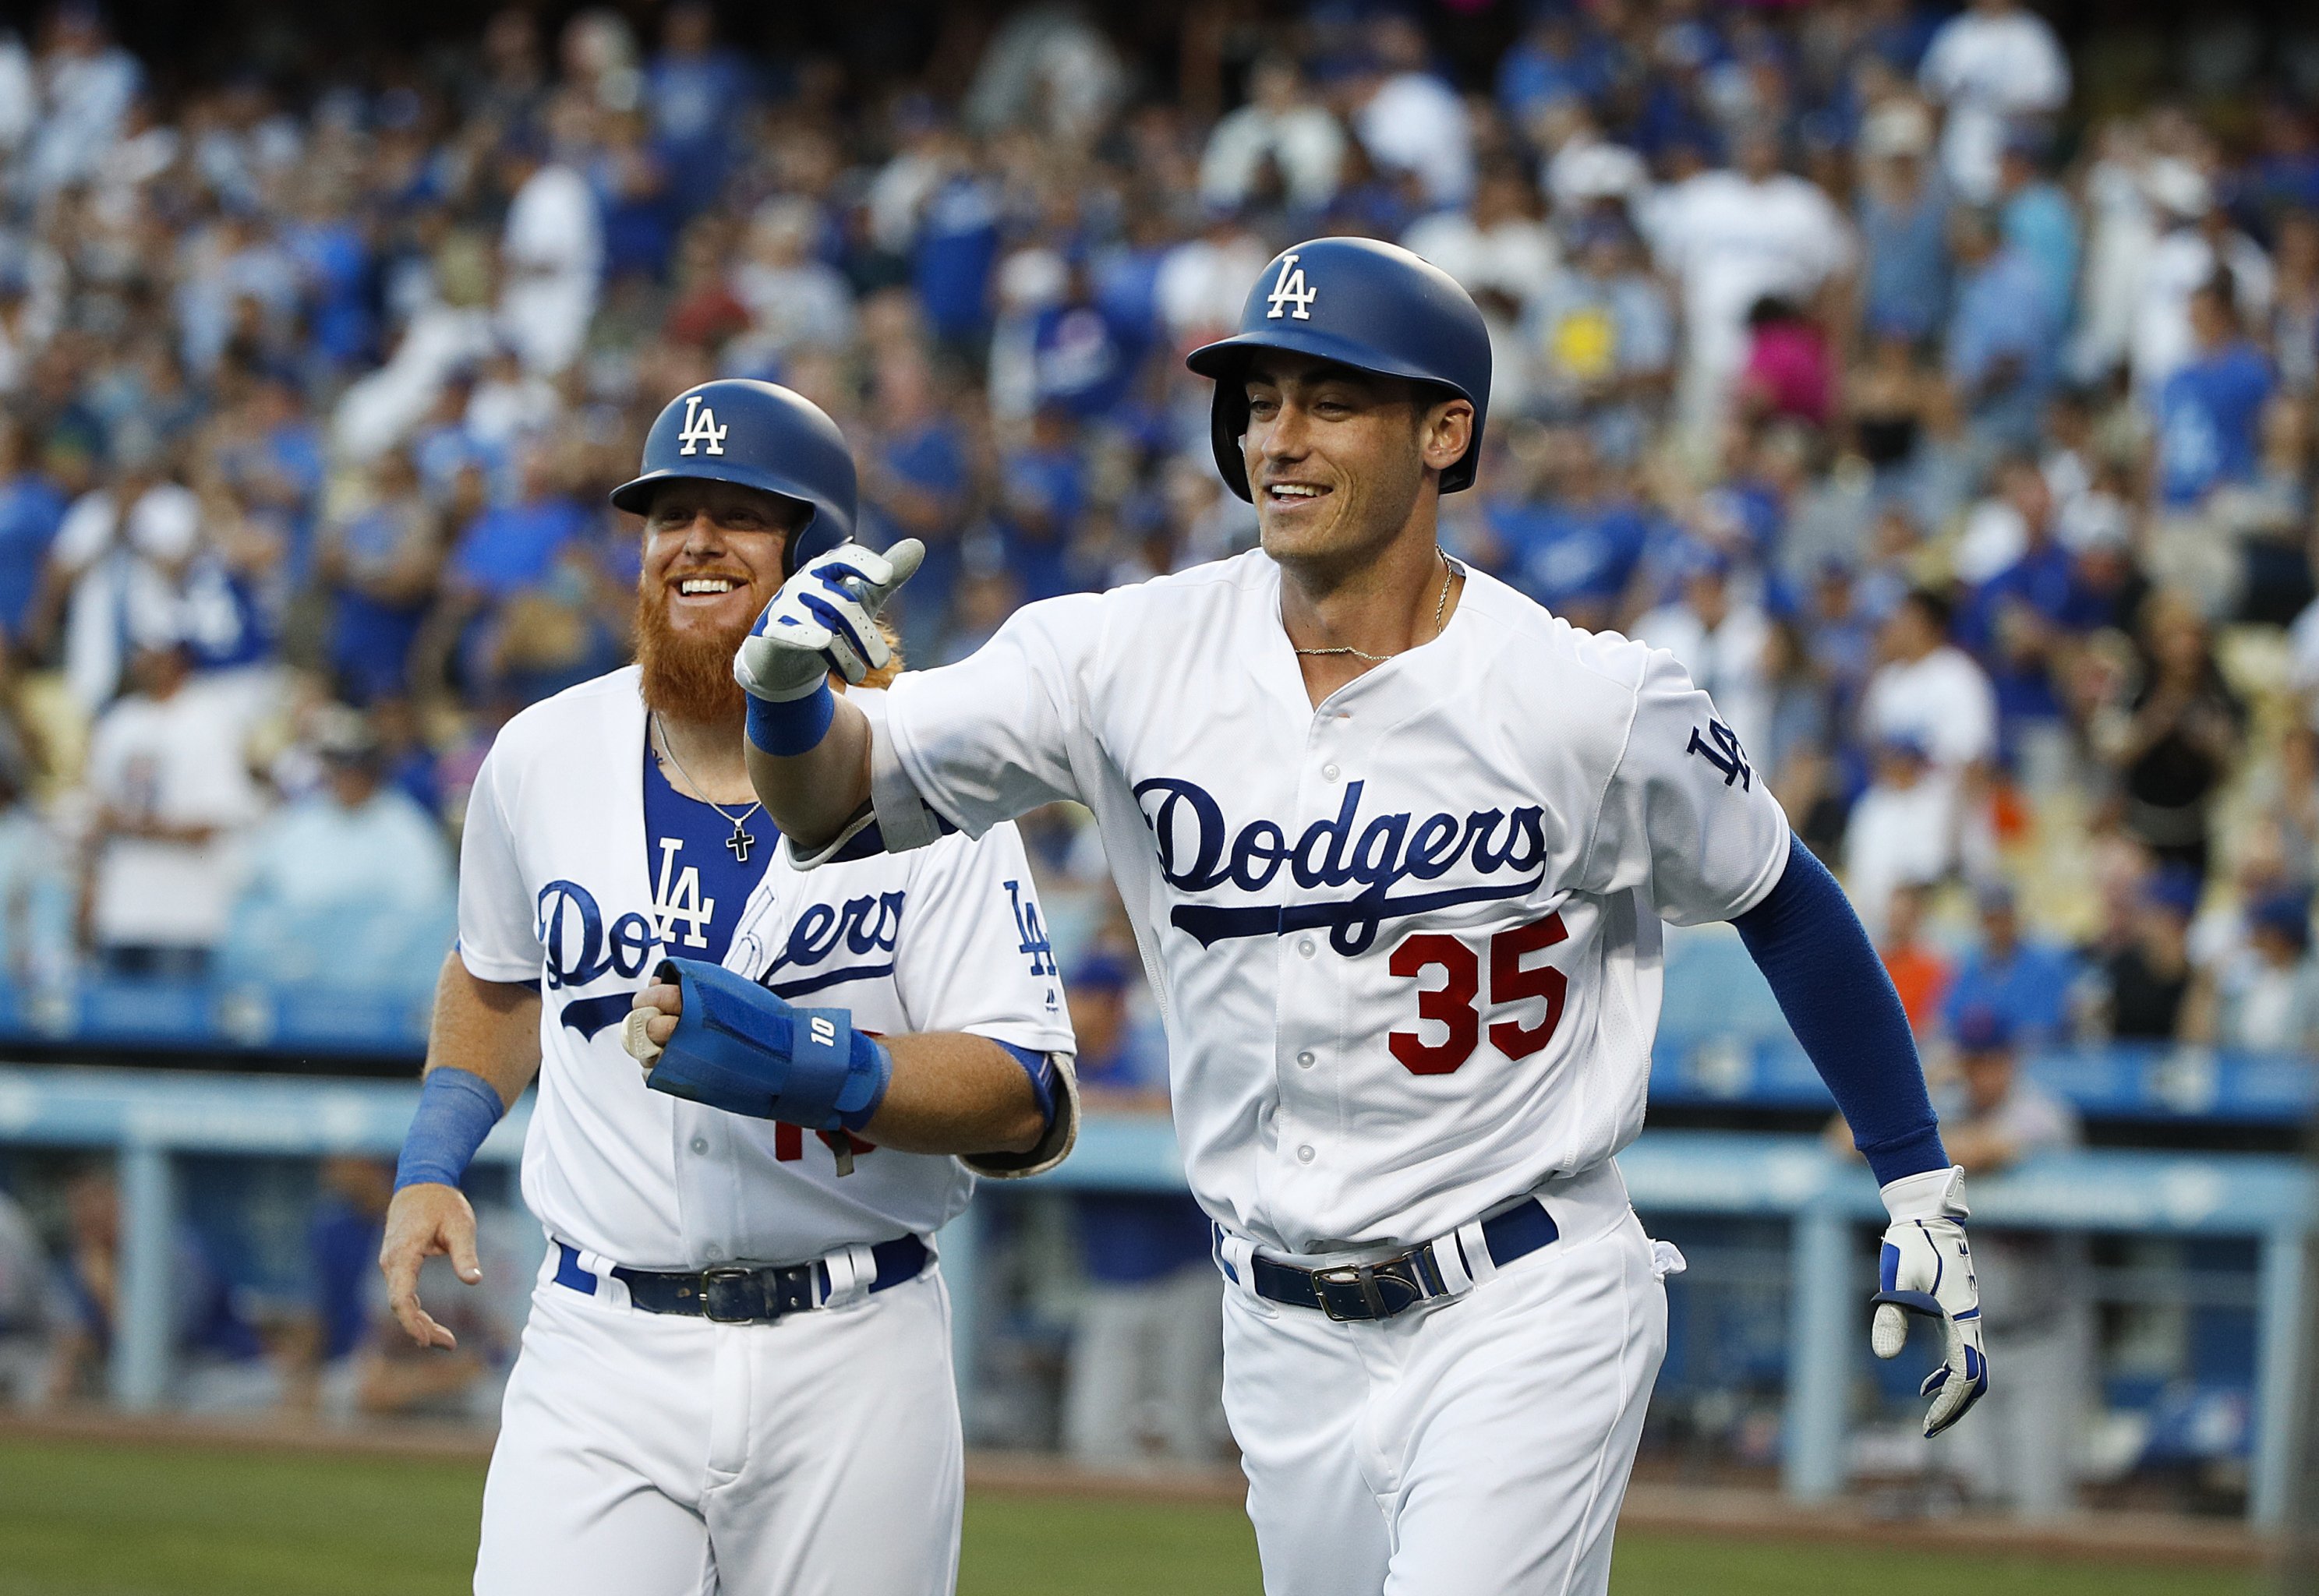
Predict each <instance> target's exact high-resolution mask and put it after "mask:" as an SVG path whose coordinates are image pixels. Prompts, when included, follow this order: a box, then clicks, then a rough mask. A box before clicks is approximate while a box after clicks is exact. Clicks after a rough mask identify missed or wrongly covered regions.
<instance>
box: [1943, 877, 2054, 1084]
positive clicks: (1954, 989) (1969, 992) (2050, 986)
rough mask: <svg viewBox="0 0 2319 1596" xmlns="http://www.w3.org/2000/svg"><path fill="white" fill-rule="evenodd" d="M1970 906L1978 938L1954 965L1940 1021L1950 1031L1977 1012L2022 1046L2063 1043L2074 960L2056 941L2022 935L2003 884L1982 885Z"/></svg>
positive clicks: (2017, 915) (2016, 911) (2009, 893)
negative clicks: (1977, 920) (1977, 919)
mask: <svg viewBox="0 0 2319 1596" xmlns="http://www.w3.org/2000/svg"><path fill="white" fill-rule="evenodd" d="M1974 906H1975V908H1976V910H1977V911H1978V913H1979V917H1980V930H1981V936H1980V940H1979V942H1977V943H1976V944H1975V945H1974V946H1973V948H1972V951H1970V952H1968V953H1967V954H1966V955H1965V957H1964V960H1963V963H1961V964H1960V965H1958V967H1957V970H1956V976H1955V978H1954V980H1953V981H1952V982H1951V984H1950V986H1949V992H1948V996H1947V998H1946V1000H1945V1002H1944V1003H1943V1004H1942V1005H1941V1014H1942V1019H1943V1022H1944V1023H1945V1025H1946V1027H1947V1028H1948V1029H1949V1030H1950V1031H1951V1032H1954V1031H1956V1030H1957V1028H1958V1025H1959V1023H1961V1022H1962V1021H1963V1018H1964V1016H1965V1015H1966V1014H1972V1013H1974V1012H1976V1011H1982V1012H1987V1013H1990V1014H1996V1015H1998V1016H1999V1018H2000V1019H2001V1020H2003V1022H2004V1023H2005V1024H2006V1027H2007V1028H2008V1030H2009V1031H2010V1032H2012V1034H2013V1035H2014V1036H2016V1037H2017V1038H2018V1039H2019V1040H2020V1041H2022V1042H2023V1043H2024V1044H2026V1045H2027V1046H2030V1047H2043V1046H2050V1045H2052V1044H2053V1043H2056V1042H2060V1041H2066V1040H2068V1037H2069V1031H2070V992H2071V987H2072V985H2073V984H2074V983H2075V982H2076V980H2077V976H2078V968H2077V960H2076V959H2075V958H2074V957H2073V956H2072V955H2071V952H2070V951H2069V950H2068V949H2066V948H2063V947H2062V946H2060V945H2058V944H2057V943H2053V942H2045V941H2043V940H2042V939H2039V938H2036V937H2031V936H2025V935H2023V933H2022V929H2021V915H2020V910H2019V908H2018V906H2017V905H2016V904H2015V902H2014V898H2013V889H2012V888H2010V887H2008V886H2006V885H2005V884H2004V883H2003V882H1999V881H1991V882H1989V883H1987V884H1985V885H1984V886H1982V887H1981V889H1980V891H1979V892H1978V893H1977V894H1976V895H1975V904H1974Z"/></svg>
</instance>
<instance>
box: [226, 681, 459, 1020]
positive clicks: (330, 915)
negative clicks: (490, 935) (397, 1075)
mask: <svg viewBox="0 0 2319 1596" xmlns="http://www.w3.org/2000/svg"><path fill="white" fill-rule="evenodd" d="M313 747H314V752H315V753H316V755H317V756H318V757H319V759H320V764H321V771H322V778H323V779H322V782H321V785H320V789H318V790H316V791H314V792H312V793H310V794H308V795H307V796H306V797H304V798H300V799H298V800H296V801H295V802H293V803H292V804H290V805H288V806H287V807H284V808H283V809H281V810H279V811H277V812H276V813H275V814H274V815H272V816H268V817H267V818H266V821H265V822H264V823H263V824H262V825H259V826H258V827H257V829H256V830H255V831H253V832H252V833H251V834H250V839H249V847H248V866H249V869H248V876H247V878H246V880H245V884H244V887H243V889H242V893H241V898H240V902H239V906H237V907H236V909H235V912H234V920H235V931H234V942H235V946H236V950H237V953H238V955H239V956H244V957H247V956H252V955H256V956H258V957H261V958H262V959H263V960H264V963H265V967H266V971H267V974H268V977H269V978H271V979H275V980H294V979H298V978H318V979H321V980H325V981H329V980H332V979H335V980H337V981H338V982H342V983H343V982H376V981H380V980H383V979H385V978H389V977H390V976H391V975H392V974H393V972H394V971H396V970H397V969H411V970H414V971H424V970H425V969H427V967H428V965H429V962H430V961H431V958H432V957H433V956H435V955H437V954H439V951H440V940H439V939H440V938H441V936H442V935H443V934H444V925H443V921H444V919H445V917H446V916H447V914H448V913H449V911H450V909H451V906H452V902H453V867H452V862H451V854H450V850H449V848H448V846H447V844H446V843H445V842H444V839H443V832H442V828H441V827H440V826H438V825H437V824H436V823H435V820H434V818H433V817H432V816H429V814H428V813H427V811H426V810H424V809H422V808H420V807H419V805H418V804H417V803H416V802H415V801H413V800H412V799H411V797H410V796H409V795H408V794H407V793H405V792H403V791H402V789H399V788H395V787H391V786H387V785H385V784H384V782H383V765H382V753H381V749H380V745H379V740H378V735H377V733H376V732H375V731H374V729H373V728H372V726H371V725H370V723H369V722H368V721H367V720H365V718H364V717H363V716H362V714H361V713H360V712H359V711H357V710H354V709H349V708H346V707H345V706H343V705H334V706H331V707H330V708H329V709H327V710H325V711H324V712H323V714H322V715H321V717H320V719H319V721H318V724H317V726H316V729H315V735H314V738H313ZM320 941H327V942H328V943H329V945H328V946H327V947H319V948H318V947H317V946H316V945H314V944H316V943H317V942H320ZM414 942H423V943H424V946H423V947H414V946H413V945H412V944H413V943H414Z"/></svg>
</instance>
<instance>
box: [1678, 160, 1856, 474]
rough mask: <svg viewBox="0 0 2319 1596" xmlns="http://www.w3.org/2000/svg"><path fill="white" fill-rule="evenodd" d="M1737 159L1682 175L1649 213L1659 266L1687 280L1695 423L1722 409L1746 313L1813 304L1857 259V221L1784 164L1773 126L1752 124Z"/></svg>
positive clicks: (1689, 388) (1686, 408) (1690, 402)
mask: <svg viewBox="0 0 2319 1596" xmlns="http://www.w3.org/2000/svg"><path fill="white" fill-rule="evenodd" d="M1736 145H1737V148H1736V150H1735V155H1736V158H1737V160H1736V164H1735V165H1734V166H1733V167H1728V168H1723V169H1718V170H1713V171H1705V172H1701V173H1699V174H1697V175H1696V176H1692V177H1689V178H1686V179H1684V180H1683V182H1681V183H1679V184H1677V185H1674V186H1673V187H1671V188H1669V189H1667V190H1665V191H1663V192H1662V193H1661V194H1658V195H1657V196H1656V197H1655V199H1654V201H1653V203H1651V205H1650V206H1649V207H1648V208H1647V212H1646V215H1647V224H1648V228H1649V230H1650V235H1651V246H1652V249H1653V252H1654V253H1655V254H1656V257H1657V258H1658V263H1659V266H1660V268H1661V269H1662V270H1664V271H1665V272H1666V273H1667V274H1668V275H1671V276H1673V277H1674V278H1675V280H1676V281H1677V282H1679V283H1680V284H1682V285H1683V315H1684V320H1685V321H1686V323H1687V325H1686V328H1685V330H1684V338H1685V348H1684V359H1683V379H1682V407H1683V415H1684V419H1686V421H1687V422H1688V423H1689V424H1690V425H1691V426H1692V428H1694V429H1705V428H1711V427H1712V426H1713V425H1714V423H1715V422H1716V421H1717V420H1718V419H1719V418H1720V416H1721V413H1722V410H1723V405H1724V401H1725V400H1726V399H1727V397H1728V391H1729V388H1730V384H1731V381H1732V379H1733V378H1734V377H1735V376H1737V374H1738V371H1739V368H1740V366H1741V365H1743V364H1744V363H1745V361H1746V354H1747V313H1748V311H1751V310H1753V309H1754V308H1755V304H1756V302H1758V301H1760V300H1763V299H1765V298H1779V299H1784V300H1787V301H1790V302H1793V303H1796V304H1808V303H1809V302H1811V301H1812V300H1813V299H1814V298H1815V296H1817V295H1818V294H1819V293H1821V292H1822V291H1823V290H1824V289H1827V287H1828V286H1829V285H1830V284H1832V283H1833V282H1834V281H1835V280H1836V279H1837V278H1839V277H1841V276H1842V275H1844V274H1845V273H1846V272H1848V271H1849V270H1850V269H1851V266H1852V258H1853V248H1852V230H1851V228H1850V226H1849V225H1848V224H1847V223H1846V222H1845V220H1844V217H1843V214H1842V213H1841V212H1838V211H1837V210H1836V205H1835V203H1833V202H1832V201H1830V200H1829V199H1828V197H1827V194H1825V193H1824V192H1822V191H1821V189H1820V188H1819V187H1818V185H1816V184H1813V183H1811V182H1809V181H1808V180H1806V179H1804V178H1802V177H1798V176H1794V175H1793V174H1791V173H1788V172H1783V171H1782V170H1781V169H1780V149H1779V143H1778V139H1777V135H1776V134H1775V132H1774V131H1773V130H1772V129H1771V128H1769V127H1767V126H1764V125H1762V124H1753V125H1750V126H1748V127H1746V128H1745V129H1743V130H1742V131H1741V132H1740V133H1739V134H1738V136H1737V140H1736Z"/></svg>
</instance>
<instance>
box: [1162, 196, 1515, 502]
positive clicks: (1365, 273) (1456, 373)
mask: <svg viewBox="0 0 2319 1596" xmlns="http://www.w3.org/2000/svg"><path fill="white" fill-rule="evenodd" d="M1258 349H1294V350H1295V351H1297V352H1298V353H1300V354H1304V355H1314V356H1320V357H1321V358H1322V359H1324V360H1334V361H1337V362H1339V363H1340V364H1342V365H1350V366H1356V367H1358V368H1359V369H1360V370H1362V371H1371V372H1376V373H1378V374H1381V375H1385V376H1389V377H1405V378H1407V379H1409V380H1410V381H1412V382H1416V383H1433V384H1436V385H1437V386H1439V387H1443V388H1447V389H1448V390H1449V391H1450V392H1453V393H1456V394H1457V395H1458V396H1459V397H1461V398H1463V399H1465V400H1466V401H1468V402H1469V403H1471V404H1472V405H1473V407H1474V441H1473V443H1472V444H1471V445H1469V446H1467V448H1466V452H1465V454H1463V455H1459V456H1458V458H1457V461H1456V462H1455V463H1454V464H1451V465H1450V467H1449V468H1448V470H1447V471H1444V472H1443V473H1441V491H1443V492H1445V493H1454V492H1456V491H1457V490H1458V489H1460V488H1470V487H1472V486H1473V485H1474V473H1475V469H1476V468H1477V467H1478V466H1479V465H1480V464H1481V459H1482V420H1483V418H1484V415H1485V414H1486V413H1487V412H1488V410H1489V407H1490V330H1489V329H1488V328H1487V327H1484V325H1483V324H1482V312H1481V311H1479V310H1477V309H1475V305H1474V301H1473V296H1472V295H1470V294H1468V293H1466V291H1465V290H1464V289H1463V288H1460V287H1459V286H1457V279H1456V278H1454V277H1452V276H1450V275H1449V274H1448V273H1447V272H1445V271H1443V270H1442V269H1441V268H1440V267H1439V266H1434V265H1433V264H1431V263H1430V261H1426V260H1424V259H1421V257H1417V256H1415V255H1412V254H1411V253H1410V252H1409V251H1408V250H1406V249H1403V248H1401V247H1400V246H1399V245H1396V244H1381V243H1378V242H1377V241H1376V239H1310V240H1308V241H1307V242H1305V243H1302V244H1299V245H1297V246H1295V248H1290V249H1284V250H1282V251H1281V252H1280V253H1279V254H1278V255H1277V256H1276V257H1273V261H1272V264H1271V265H1270V266H1266V267H1265V268H1264V272H1263V275H1261V276H1259V277H1258V278H1257V280H1256V286H1255V287H1254V288H1252V289H1250V291H1249V295H1248V302H1247V303H1246V304H1245V305H1243V306H1241V312H1240V330H1239V331H1238V332H1236V333H1234V334H1232V337H1230V338H1223V339H1221V340H1220V341H1218V342H1216V343H1213V344H1205V345H1202V346H1201V347H1199V348H1196V349H1195V350H1193V351H1192V352H1191V354H1190V355H1189V356H1187V357H1186V358H1185V364H1186V365H1189V366H1190V367H1191V368H1192V369H1193V370H1194V371H1196V372H1197V373H1199V374H1201V375H1202V376H1204V377H1214V378H1215V379H1216V397H1215V403H1214V408H1213V409H1212V410H1210V411H1209V433H1210V435H1211V437H1212V440H1213V441H1214V445H1215V451H1216V469H1217V470H1219V471H1221V472H1223V475H1224V482H1225V483H1226V484H1227V485H1229V486H1230V487H1231V489H1232V491H1233V492H1235V493H1237V494H1239V495H1240V496H1241V498H1243V499H1249V498H1250V497H1251V495H1250V492H1249V489H1248V466H1247V464H1246V463H1245V461H1244V460H1243V459H1242V458H1241V448H1240V439H1241V434H1242V433H1244V432H1246V431H1247V430H1248V394H1247V392H1245V391H1244V390H1243V389H1242V387H1241V370H1242V368H1243V367H1245V366H1246V365H1247V363H1248V358H1249V356H1250V354H1251V353H1252V352H1253V351H1255V350H1258Z"/></svg>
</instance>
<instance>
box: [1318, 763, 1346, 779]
mask: <svg viewBox="0 0 2319 1596" xmlns="http://www.w3.org/2000/svg"><path fill="white" fill-rule="evenodd" d="M1343 774H1344V772H1343V771H1340V770H1339V769H1338V768H1337V767H1336V766H1334V765H1322V767H1321V780H1323V781H1334V780H1336V779H1337V778H1338V777H1340V776H1341V775H1343Z"/></svg>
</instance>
